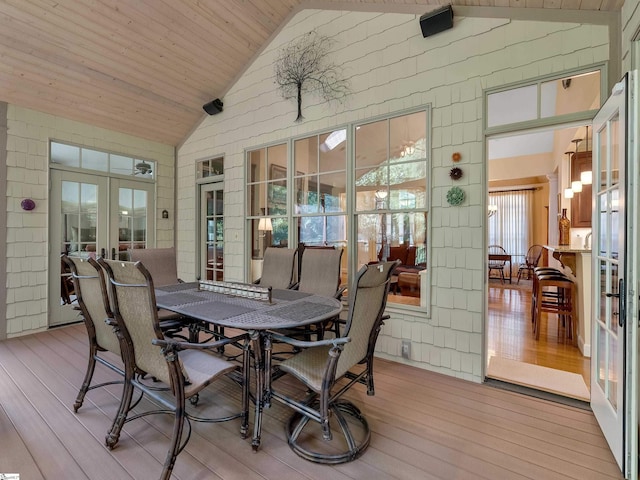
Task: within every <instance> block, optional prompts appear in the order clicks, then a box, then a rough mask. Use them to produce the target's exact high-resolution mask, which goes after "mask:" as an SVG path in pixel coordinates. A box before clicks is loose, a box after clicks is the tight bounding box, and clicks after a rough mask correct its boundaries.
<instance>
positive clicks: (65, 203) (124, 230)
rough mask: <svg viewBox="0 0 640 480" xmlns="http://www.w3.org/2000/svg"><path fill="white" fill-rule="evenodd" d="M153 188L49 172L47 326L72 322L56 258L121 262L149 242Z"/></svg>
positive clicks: (65, 280)
mask: <svg viewBox="0 0 640 480" xmlns="http://www.w3.org/2000/svg"><path fill="white" fill-rule="evenodd" d="M153 189H154V184H153V183H150V182H141V181H133V180H125V179H117V178H109V177H107V176H101V175H91V174H86V173H79V172H71V171H65V170H56V169H51V197H50V202H49V212H50V213H49V217H50V221H49V225H50V229H49V235H50V242H49V243H50V245H51V247H50V250H49V302H48V303H49V326H57V325H63V324H65V323H69V322H72V321H77V320H78V319H79V318H78V312H77V310H74V308H73V307H74V304H73V303H74V295H73V291H72V286H71V284H70V283H69V274H68V273H67V272H65V271H64V270H63V268H64V266H63V265H62V262H61V260H60V255H61V254H62V253H66V254H67V255H70V256H78V257H84V258H87V257H90V256H91V257H94V258H95V257H96V256H97V255H104V256H105V257H107V258H120V259H123V260H126V259H127V258H128V257H127V250H128V249H130V248H145V247H146V246H147V245H148V246H153V245H154V244H155V238H154V232H155V225H154V219H155V215H154V211H155V208H154V196H153Z"/></svg>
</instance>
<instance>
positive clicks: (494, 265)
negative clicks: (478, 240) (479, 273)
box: [488, 245, 507, 283]
mask: <svg viewBox="0 0 640 480" xmlns="http://www.w3.org/2000/svg"><path fill="white" fill-rule="evenodd" d="M488 249H489V255H492V254H493V255H506V254H507V251H506V250H505V249H504V248H502V247H501V246H500V245H489V248H488ZM506 263H507V262H506V261H505V260H489V278H492V277H491V272H492V271H493V270H497V271H498V273H500V282H501V283H504V267H505V264H506Z"/></svg>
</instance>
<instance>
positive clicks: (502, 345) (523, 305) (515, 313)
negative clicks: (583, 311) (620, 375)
mask: <svg viewBox="0 0 640 480" xmlns="http://www.w3.org/2000/svg"><path fill="white" fill-rule="evenodd" d="M488 311H489V328H488V335H489V337H488V348H489V352H490V354H495V355H496V356H498V357H502V358H508V359H510V360H517V361H520V362H525V363H532V364H535V365H541V366H543V367H550V368H555V369H558V370H564V371H567V372H572V373H578V374H580V375H582V377H583V378H584V381H585V383H586V384H587V387H588V386H589V385H590V368H591V367H590V366H591V361H590V359H589V358H587V357H583V356H582V353H581V352H580V349H579V348H578V347H576V346H573V345H572V344H571V343H570V342H565V341H564V340H563V339H562V338H558V334H557V326H558V324H557V316H556V315H554V314H548V313H543V314H542V315H543V316H544V318H545V319H546V320H545V321H543V322H542V330H541V332H540V340H538V341H536V339H535V338H534V336H533V333H532V331H531V315H530V311H531V281H530V280H521V282H520V285H515V284H514V285H509V284H505V285H502V284H500V282H499V281H495V280H491V281H490V283H489V308H488Z"/></svg>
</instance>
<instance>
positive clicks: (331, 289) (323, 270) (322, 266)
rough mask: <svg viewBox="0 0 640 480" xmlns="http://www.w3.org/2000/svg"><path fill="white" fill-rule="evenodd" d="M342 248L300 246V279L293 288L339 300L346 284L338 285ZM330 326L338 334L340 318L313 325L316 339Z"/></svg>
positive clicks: (340, 277) (340, 275) (340, 273)
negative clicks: (316, 335)
mask: <svg viewBox="0 0 640 480" xmlns="http://www.w3.org/2000/svg"><path fill="white" fill-rule="evenodd" d="M343 252H344V250H343V249H342V248H334V247H330V248H325V247H323V248H314V247H305V246H304V245H302V246H301V248H300V250H299V252H298V256H299V259H300V279H299V282H298V283H297V284H296V286H295V288H296V289H297V290H299V291H301V292H305V293H311V294H313V295H322V296H325V297H333V298H337V299H338V300H340V299H341V298H342V294H343V292H344V291H345V289H346V285H342V286H341V285H340V281H341V279H342V254H343ZM327 326H332V327H333V330H334V333H335V336H336V337H339V336H340V319H339V318H333V319H329V320H327V321H325V322H323V324H322V325H315V328H316V333H317V334H318V336H319V337H318V339H321V338H322V337H323V334H324V330H325V327H327Z"/></svg>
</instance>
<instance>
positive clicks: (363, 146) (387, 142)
mask: <svg viewBox="0 0 640 480" xmlns="http://www.w3.org/2000/svg"><path fill="white" fill-rule="evenodd" d="M354 140H355V162H354V163H355V165H354V174H355V175H354V178H355V184H354V190H355V192H356V194H355V203H356V204H355V210H356V222H357V223H356V224H357V239H356V241H357V263H358V264H359V265H360V264H364V263H370V262H375V261H378V260H400V266H399V267H398V268H397V270H396V275H394V276H393V277H392V285H391V291H392V293H393V295H390V296H389V301H392V302H393V301H399V302H401V303H403V304H414V305H420V304H421V303H423V302H421V301H420V297H421V296H422V295H423V292H424V290H425V289H426V284H425V282H426V268H427V248H426V247H427V208H428V195H427V180H428V178H427V171H428V168H427V167H428V163H427V162H428V153H429V143H428V136H427V115H426V112H425V111H419V112H416V113H412V114H408V115H401V116H397V117H392V118H388V119H384V120H380V121H376V122H371V123H365V124H360V125H356V128H355V139H354ZM423 287H424V288H423Z"/></svg>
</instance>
